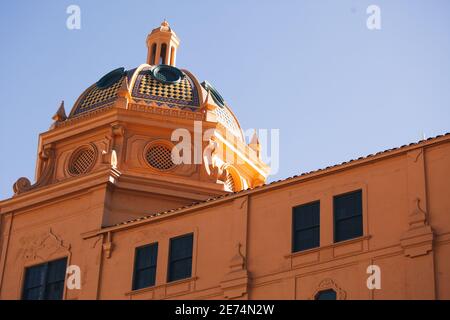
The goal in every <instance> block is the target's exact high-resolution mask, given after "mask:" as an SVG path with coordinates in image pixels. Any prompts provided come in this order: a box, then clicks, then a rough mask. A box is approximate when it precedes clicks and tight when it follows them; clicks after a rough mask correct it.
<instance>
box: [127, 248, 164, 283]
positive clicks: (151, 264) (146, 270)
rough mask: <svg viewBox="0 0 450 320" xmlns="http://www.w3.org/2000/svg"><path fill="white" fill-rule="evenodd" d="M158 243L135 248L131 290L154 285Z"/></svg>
mask: <svg viewBox="0 0 450 320" xmlns="http://www.w3.org/2000/svg"><path fill="white" fill-rule="evenodd" d="M157 260H158V243H152V244H149V245H146V246H143V247H139V248H136V252H135V255H134V273H133V290H138V289H142V288H146V287H150V286H154V285H155V280H156V262H157Z"/></svg>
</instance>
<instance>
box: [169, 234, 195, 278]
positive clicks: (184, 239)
mask: <svg viewBox="0 0 450 320" xmlns="http://www.w3.org/2000/svg"><path fill="white" fill-rule="evenodd" d="M193 240H194V236H193V234H192V233H191V234H188V235H184V236H181V237H177V238H173V239H170V249H169V276H168V281H169V282H170V281H175V280H180V279H185V278H190V277H191V273H192V243H193Z"/></svg>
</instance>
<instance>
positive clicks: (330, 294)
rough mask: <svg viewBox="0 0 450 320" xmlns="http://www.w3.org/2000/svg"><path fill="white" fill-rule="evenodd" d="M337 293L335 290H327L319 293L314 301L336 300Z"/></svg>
mask: <svg viewBox="0 0 450 320" xmlns="http://www.w3.org/2000/svg"><path fill="white" fill-rule="evenodd" d="M336 298H337V295H336V291H334V290H333V289H327V290H322V291H319V292H317V294H316V296H315V297H314V300H336Z"/></svg>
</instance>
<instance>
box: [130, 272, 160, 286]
mask: <svg viewBox="0 0 450 320" xmlns="http://www.w3.org/2000/svg"><path fill="white" fill-rule="evenodd" d="M155 278H156V268H155V267H152V268H148V269H143V270H139V271H136V274H135V284H134V287H133V290H139V289H142V288H146V287H150V286H154V285H155Z"/></svg>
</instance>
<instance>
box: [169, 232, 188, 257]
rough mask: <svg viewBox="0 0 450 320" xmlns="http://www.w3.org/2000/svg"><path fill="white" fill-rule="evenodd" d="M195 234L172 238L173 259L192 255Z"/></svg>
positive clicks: (171, 254) (171, 255)
mask: <svg viewBox="0 0 450 320" xmlns="http://www.w3.org/2000/svg"><path fill="white" fill-rule="evenodd" d="M192 241H193V235H192V234H189V235H186V236H183V237H179V238H174V239H171V240H170V258H171V261H174V260H178V259H184V258H189V257H191V256H192Z"/></svg>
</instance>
